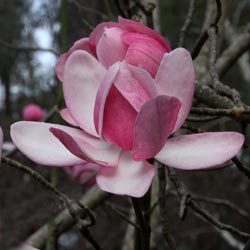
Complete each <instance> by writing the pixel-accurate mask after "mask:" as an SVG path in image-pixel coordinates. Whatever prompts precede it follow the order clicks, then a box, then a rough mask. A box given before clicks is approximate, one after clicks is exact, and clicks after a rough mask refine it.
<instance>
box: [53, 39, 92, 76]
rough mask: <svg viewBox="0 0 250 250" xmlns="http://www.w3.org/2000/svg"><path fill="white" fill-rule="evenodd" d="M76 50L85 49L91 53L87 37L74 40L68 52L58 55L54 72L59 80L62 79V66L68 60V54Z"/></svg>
mask: <svg viewBox="0 0 250 250" xmlns="http://www.w3.org/2000/svg"><path fill="white" fill-rule="evenodd" d="M76 50H85V51H87V52H89V53H90V54H92V52H91V50H90V48H89V39H88V38H82V39H80V40H78V41H76V42H75V43H74V44H73V46H72V47H71V48H70V50H69V51H68V52H66V53H64V54H62V55H60V56H59V58H58V60H57V63H56V74H57V77H58V79H59V80H60V81H63V71H64V66H65V63H66V61H67V60H68V58H69V56H70V55H71V54H72V53H73V52H74V51H76Z"/></svg>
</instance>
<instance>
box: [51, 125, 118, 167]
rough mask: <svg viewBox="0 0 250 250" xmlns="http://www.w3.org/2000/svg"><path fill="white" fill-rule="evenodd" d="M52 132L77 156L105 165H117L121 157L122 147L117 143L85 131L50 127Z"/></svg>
mask: <svg viewBox="0 0 250 250" xmlns="http://www.w3.org/2000/svg"><path fill="white" fill-rule="evenodd" d="M50 132H51V133H52V134H53V135H54V136H55V137H57V138H58V139H59V140H60V142H61V143H62V144H63V145H64V146H65V147H66V148H67V149H68V150H69V151H70V152H71V153H72V154H74V155H76V156H77V157H79V158H81V159H83V160H85V161H89V162H92V163H96V164H99V165H105V166H116V165H117V163H118V160H119V157H120V152H121V149H120V148H118V147H116V146H115V145H112V144H109V143H106V142H105V141H102V140H99V139H98V138H95V137H93V136H90V135H88V134H86V133H83V131H81V130H78V129H75V128H71V129H65V127H62V128H60V127H59V128H55V127H52V128H50Z"/></svg>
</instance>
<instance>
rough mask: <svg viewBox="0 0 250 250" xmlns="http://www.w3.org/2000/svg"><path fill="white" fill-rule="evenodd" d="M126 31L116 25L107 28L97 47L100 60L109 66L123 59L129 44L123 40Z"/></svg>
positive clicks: (105, 65)
mask: <svg viewBox="0 0 250 250" xmlns="http://www.w3.org/2000/svg"><path fill="white" fill-rule="evenodd" d="M123 33H124V31H123V30H122V29H120V28H117V27H114V28H109V29H105V30H104V32H103V34H102V36H101V38H100V40H99V42H98V44H97V48H96V53H97V57H98V60H99V61H100V62H101V63H102V64H103V65H104V67H106V68H108V67H109V66H111V65H112V64H114V63H115V62H117V61H122V60H123V59H124V57H125V54H126V52H127V48H128V46H127V45H126V44H125V43H123V42H122V40H121V35H122V34H123Z"/></svg>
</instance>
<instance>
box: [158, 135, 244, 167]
mask: <svg viewBox="0 0 250 250" xmlns="http://www.w3.org/2000/svg"><path fill="white" fill-rule="evenodd" d="M243 143H244V136H243V135H242V134H240V133H236V132H210V133H202V134H194V135H182V136H177V137H175V138H172V139H169V140H168V141H167V143H166V145H165V146H164V148H163V149H162V150H161V151H160V153H159V154H157V155H156V156H155V158H156V159H157V160H158V161H160V162H162V163H164V164H166V165H167V166H170V167H173V168H179V169H184V170H192V169H209V168H218V167H220V166H219V165H221V164H223V163H225V162H227V161H228V160H230V159H231V158H232V157H234V156H235V155H236V154H237V153H238V152H239V151H240V149H241V147H242V145H243Z"/></svg>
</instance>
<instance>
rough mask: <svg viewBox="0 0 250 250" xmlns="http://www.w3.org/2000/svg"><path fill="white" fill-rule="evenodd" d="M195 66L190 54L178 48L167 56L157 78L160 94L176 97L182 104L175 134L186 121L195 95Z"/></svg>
mask: <svg viewBox="0 0 250 250" xmlns="http://www.w3.org/2000/svg"><path fill="white" fill-rule="evenodd" d="M194 78H195V75H194V66H193V61H192V58H191V56H190V53H189V52H188V51H187V50H185V49H183V48H177V49H175V50H173V51H172V52H170V53H169V54H165V55H164V57H163V59H162V61H161V64H160V67H159V69H158V72H157V74H156V77H155V82H156V86H157V88H158V93H159V94H161V95H168V96H175V97H176V98H178V99H179V100H180V102H181V109H180V112H179V115H178V119H177V122H176V125H175V128H174V130H173V132H175V131H177V130H178V129H179V128H180V127H181V126H182V124H183V123H184V121H185V120H186V118H187V116H188V114H189V111H190V108H191V106H192V99H193V95H194Z"/></svg>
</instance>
